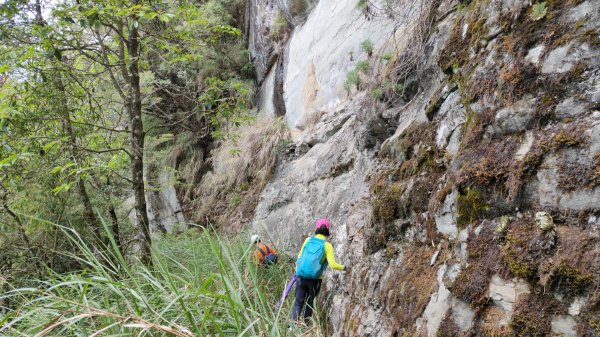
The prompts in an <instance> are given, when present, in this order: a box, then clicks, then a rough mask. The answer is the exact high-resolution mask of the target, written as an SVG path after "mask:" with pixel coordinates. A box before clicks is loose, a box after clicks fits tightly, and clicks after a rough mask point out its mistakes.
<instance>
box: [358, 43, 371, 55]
mask: <svg viewBox="0 0 600 337" xmlns="http://www.w3.org/2000/svg"><path fill="white" fill-rule="evenodd" d="M360 47H361V48H362V50H364V51H365V53H367V55H369V56H371V55H373V42H372V41H371V40H369V39H367V40H364V41H363V42H362V43H361V44H360Z"/></svg>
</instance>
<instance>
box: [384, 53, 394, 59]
mask: <svg viewBox="0 0 600 337" xmlns="http://www.w3.org/2000/svg"><path fill="white" fill-rule="evenodd" d="M392 57H394V55H393V54H391V53H385V54H383V56H381V58H382V59H383V60H385V61H389V60H391V59H392Z"/></svg>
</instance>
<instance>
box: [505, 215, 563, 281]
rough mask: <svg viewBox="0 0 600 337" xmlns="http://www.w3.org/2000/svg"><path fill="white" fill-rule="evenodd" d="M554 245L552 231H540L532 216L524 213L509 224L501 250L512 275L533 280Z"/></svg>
mask: <svg viewBox="0 0 600 337" xmlns="http://www.w3.org/2000/svg"><path fill="white" fill-rule="evenodd" d="M554 245H555V237H554V233H553V232H552V231H549V232H545V233H544V232H542V231H541V230H540V229H539V228H538V227H537V225H536V223H535V220H534V219H533V216H532V215H531V214H526V215H524V216H523V217H522V218H521V219H517V220H516V221H514V222H512V223H511V224H510V225H509V229H508V231H507V234H506V243H505V244H504V247H503V248H502V252H503V255H504V258H505V260H506V261H507V262H508V265H509V267H510V271H511V272H512V274H513V275H515V276H517V277H520V278H523V279H526V280H529V281H531V282H535V281H536V280H537V279H538V277H539V275H538V271H539V268H540V264H541V263H542V261H544V260H545V259H546V258H548V257H550V255H551V252H552V249H553V247H554Z"/></svg>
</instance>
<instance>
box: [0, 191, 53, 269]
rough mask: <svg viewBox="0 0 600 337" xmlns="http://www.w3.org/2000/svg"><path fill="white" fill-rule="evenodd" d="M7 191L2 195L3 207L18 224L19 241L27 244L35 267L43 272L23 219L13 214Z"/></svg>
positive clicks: (28, 253)
mask: <svg viewBox="0 0 600 337" xmlns="http://www.w3.org/2000/svg"><path fill="white" fill-rule="evenodd" d="M6 193H7V192H6V191H5V192H4V193H3V195H2V206H3V207H4V210H5V211H6V213H8V214H9V215H10V216H11V217H12V218H13V219H14V220H15V222H16V224H17V226H16V229H17V234H18V235H19V239H21V241H23V243H24V244H25V246H26V247H27V255H29V258H31V259H32V260H33V262H34V263H35V265H36V266H37V267H38V268H39V271H40V272H41V271H42V270H43V267H44V266H43V264H42V262H41V261H40V259H39V258H38V256H37V254H36V253H35V251H34V250H33V247H32V246H31V241H29V237H28V236H27V233H25V229H24V226H23V223H22V222H21V219H19V216H18V215H17V214H16V213H15V212H13V210H12V209H10V206H8V200H7V199H8V198H7V196H6Z"/></svg>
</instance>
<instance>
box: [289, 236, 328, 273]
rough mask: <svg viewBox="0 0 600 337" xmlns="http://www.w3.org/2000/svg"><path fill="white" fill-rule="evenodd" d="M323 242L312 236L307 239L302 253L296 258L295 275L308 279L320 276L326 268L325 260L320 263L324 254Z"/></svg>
mask: <svg viewBox="0 0 600 337" xmlns="http://www.w3.org/2000/svg"><path fill="white" fill-rule="evenodd" d="M325 242H326V241H325V240H321V239H317V238H316V237H314V236H313V237H311V238H310V239H308V241H307V242H306V244H305V245H304V248H303V249H302V255H300V257H299V258H298V260H296V275H298V276H300V277H302V278H308V279H318V278H319V277H320V276H321V274H322V273H323V271H324V270H325V268H327V261H325V262H324V263H321V261H323V256H325Z"/></svg>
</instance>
